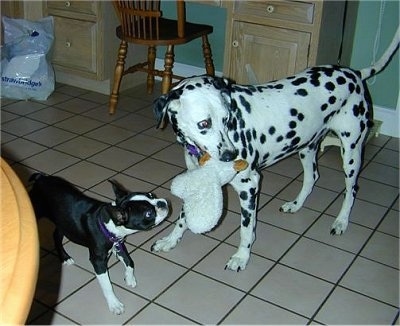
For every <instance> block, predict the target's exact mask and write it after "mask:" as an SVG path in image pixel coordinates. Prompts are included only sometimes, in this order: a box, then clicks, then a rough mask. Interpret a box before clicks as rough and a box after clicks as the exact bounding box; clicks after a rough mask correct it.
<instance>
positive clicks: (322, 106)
mask: <svg viewBox="0 0 400 326" xmlns="http://www.w3.org/2000/svg"><path fill="white" fill-rule="evenodd" d="M327 108H328V104H326V103H324V104H322V105H321V111H325V110H326V109H327Z"/></svg>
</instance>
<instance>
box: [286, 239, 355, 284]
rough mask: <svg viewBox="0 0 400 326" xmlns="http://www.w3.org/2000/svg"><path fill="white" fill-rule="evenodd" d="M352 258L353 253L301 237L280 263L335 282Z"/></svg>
mask: <svg viewBox="0 0 400 326" xmlns="http://www.w3.org/2000/svg"><path fill="white" fill-rule="evenodd" d="M353 259H354V255H352V254H350V253H347V252H345V251H342V250H339V249H336V248H333V247H331V246H327V245H325V244H323V243H319V242H316V241H313V240H310V239H305V238H302V239H300V241H299V242H297V243H296V245H295V246H294V247H293V248H292V249H291V250H290V252H289V253H287V254H286V255H285V257H283V259H282V260H281V263H282V264H285V265H288V266H290V267H293V268H296V269H298V270H301V271H303V272H305V273H308V274H311V275H314V276H317V277H319V278H322V279H324V280H327V281H329V282H333V283H335V282H337V281H338V280H339V278H340V277H341V276H342V274H343V273H344V272H345V271H346V269H347V268H348V267H349V265H350V263H351V262H352V261H353Z"/></svg>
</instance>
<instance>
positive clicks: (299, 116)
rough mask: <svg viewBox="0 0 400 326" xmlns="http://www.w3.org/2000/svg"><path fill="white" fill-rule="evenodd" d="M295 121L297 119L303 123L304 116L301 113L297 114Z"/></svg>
mask: <svg viewBox="0 0 400 326" xmlns="http://www.w3.org/2000/svg"><path fill="white" fill-rule="evenodd" d="M297 119H299V121H303V120H304V114H303V113H299V114H298V116H297Z"/></svg>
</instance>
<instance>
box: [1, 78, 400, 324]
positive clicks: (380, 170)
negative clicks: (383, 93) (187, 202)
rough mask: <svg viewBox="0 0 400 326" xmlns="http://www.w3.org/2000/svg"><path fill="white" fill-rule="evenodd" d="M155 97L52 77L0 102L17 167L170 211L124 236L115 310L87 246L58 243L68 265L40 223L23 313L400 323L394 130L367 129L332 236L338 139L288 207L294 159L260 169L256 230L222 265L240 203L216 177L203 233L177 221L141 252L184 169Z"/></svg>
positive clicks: (176, 204)
mask: <svg viewBox="0 0 400 326" xmlns="http://www.w3.org/2000/svg"><path fill="white" fill-rule="evenodd" d="M153 98H154V97H152V96H148V95H144V87H138V88H136V89H134V90H130V91H129V92H125V93H124V94H123V95H122V97H121V100H120V103H119V108H118V111H117V113H116V114H115V115H114V116H109V115H108V113H107V101H108V97H107V96H104V95H101V94H96V93H93V92H89V91H86V90H82V89H78V88H74V87H71V86H66V85H57V89H56V91H55V92H54V93H53V94H52V96H51V97H50V98H49V100H48V101H43V102H37V101H36V102H34V101H10V100H2V110H1V119H2V120H1V123H2V125H1V126H2V138H1V143H2V156H3V157H4V158H6V159H7V161H8V162H9V163H10V164H11V166H12V167H13V168H14V169H15V170H16V172H17V173H18V174H19V176H20V177H21V179H22V180H23V182H24V183H25V184H27V179H28V177H29V175H30V173H32V172H33V171H43V172H45V173H49V174H54V175H58V176H62V177H64V178H66V179H68V180H69V181H70V182H72V183H74V184H75V185H77V186H79V187H80V188H81V189H83V190H84V191H85V192H86V193H87V194H88V195H91V196H94V197H96V198H99V199H102V200H105V201H110V200H111V199H112V191H111V187H110V185H109V183H108V182H107V179H109V178H114V179H116V180H118V181H120V182H121V183H122V184H124V185H125V187H127V188H129V189H131V190H142V191H154V192H155V193H156V194H157V195H158V196H159V197H167V198H169V199H170V201H171V204H172V208H173V212H172V215H171V217H169V219H168V220H167V221H166V222H164V223H163V224H161V225H160V226H158V227H156V228H155V229H153V230H151V231H148V232H142V233H139V234H136V235H132V236H130V237H128V238H127V243H128V250H129V251H130V252H131V255H132V258H133V260H134V261H135V264H136V271H135V274H136V278H137V281H138V285H137V287H136V288H134V289H132V288H129V287H127V286H126V285H125V284H124V281H123V268H122V264H121V263H118V262H117V261H116V259H115V258H114V257H112V258H111V259H110V263H109V266H110V276H111V279H112V282H113V285H114V289H115V292H116V293H117V296H119V298H120V299H121V301H123V302H124V303H125V307H126V311H125V313H124V314H123V315H120V316H114V315H112V314H111V313H109V311H108V309H107V307H106V303H105V300H104V298H103V297H102V294H101V291H100V287H99V285H98V283H97V281H96V279H95V276H94V274H93V272H92V267H91V265H90V263H89V261H88V253H87V249H86V248H83V247H80V246H78V245H75V244H73V243H71V242H68V241H66V245H65V247H66V250H67V251H68V252H69V253H70V254H71V256H73V257H74V259H75V262H76V264H75V265H73V266H61V265H60V263H59V261H58V258H57V256H56V255H55V251H54V246H53V242H52V230H53V226H52V224H51V223H50V222H49V221H47V220H40V221H39V224H38V225H39V233H40V241H41V261H40V272H39V280H38V283H37V289H36V294H35V299H34V302H33V305H32V309H31V313H30V315H29V317H28V321H27V322H28V323H30V324H124V323H128V324H392V323H394V324H397V325H398V324H399V321H398V316H399V315H398V306H399V290H398V289H399V140H398V139H395V138H390V137H386V136H380V137H378V138H374V139H372V141H371V142H370V143H369V144H368V145H367V147H366V152H365V162H364V169H363V171H362V173H361V177H360V179H359V185H360V191H359V193H358V197H357V200H356V203H355V205H354V208H353V211H352V215H351V223H350V225H349V228H348V231H347V232H346V233H345V234H344V235H343V236H338V237H332V236H330V235H329V226H330V224H331V223H332V221H333V219H334V216H335V214H337V213H338V211H339V208H340V205H341V202H342V197H343V189H344V181H343V174H342V171H341V159H340V155H339V151H338V149H337V148H327V149H326V150H325V152H323V153H320V155H321V157H320V159H319V163H320V174H321V177H320V180H319V181H318V183H317V185H316V187H315V189H314V192H313V193H312V194H311V196H310V198H309V199H308V200H307V201H306V203H305V207H304V208H303V209H302V210H300V212H298V213H296V214H291V215H287V214H283V213H280V212H279V210H278V208H279V206H280V205H282V203H283V202H284V201H286V200H291V199H293V198H294V196H295V195H296V193H297V192H298V191H299V189H300V187H301V181H302V172H301V166H300V164H299V161H298V159H297V157H291V158H288V159H286V160H284V161H282V162H280V163H278V164H276V165H274V166H272V167H270V168H269V169H267V170H265V171H264V172H263V174H264V179H263V181H262V190H261V191H262V194H261V197H260V204H259V218H258V226H257V240H256V242H255V244H254V247H253V250H252V256H251V260H250V263H249V265H248V267H247V269H246V270H245V271H242V272H240V273H236V272H232V271H226V270H224V266H225V263H226V261H227V260H228V258H229V257H230V255H232V254H233V253H234V252H235V246H236V245H237V244H238V241H239V214H238V212H239V206H238V201H237V200H236V195H235V193H234V191H233V190H232V189H231V188H229V187H227V189H226V196H227V209H228V210H227V212H226V214H225V217H224V219H223V222H222V224H221V225H220V226H219V227H218V228H217V229H216V230H214V231H212V232H210V233H208V234H206V235H195V234H192V233H190V232H187V233H186V234H185V235H184V238H183V240H182V242H181V243H180V244H179V245H178V246H177V247H176V248H175V249H174V250H172V251H171V252H169V253H152V252H151V251H150V247H151V245H152V244H153V242H154V241H155V240H156V239H159V238H160V237H162V236H164V235H166V234H167V233H168V232H170V231H171V229H172V222H173V221H174V220H175V219H176V216H177V213H178V212H179V209H180V204H181V203H180V201H179V200H178V199H177V198H175V197H173V196H172V195H171V194H170V193H169V186H170V182H171V179H172V178H173V177H174V176H175V175H177V174H178V173H181V172H182V171H184V160H183V154H182V149H181V148H180V147H179V145H177V144H176V143H175V137H174V135H173V133H172V131H171V128H170V127H168V128H167V129H165V130H163V131H161V130H156V129H155V120H154V118H153V116H152V100H153Z"/></svg>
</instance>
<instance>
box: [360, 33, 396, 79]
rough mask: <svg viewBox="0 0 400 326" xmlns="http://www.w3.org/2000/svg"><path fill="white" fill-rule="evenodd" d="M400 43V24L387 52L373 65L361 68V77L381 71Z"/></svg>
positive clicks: (365, 77)
mask: <svg viewBox="0 0 400 326" xmlns="http://www.w3.org/2000/svg"><path fill="white" fill-rule="evenodd" d="M399 43H400V26H399V27H397V31H396V33H395V34H394V37H393V40H392V42H391V43H390V45H389V47H388V48H387V49H386V51H385V53H384V54H383V55H382V57H381V58H380V59H379V60H378V61H377V62H375V64H374V65H372V66H371V67H368V68H364V69H361V70H360V73H361V79H362V80H365V79H367V78H369V77H371V76H373V75H375V74H377V73H379V72H380V71H381V70H382V69H383V68H385V66H386V65H387V64H388V63H389V61H390V59H391V58H392V56H393V54H394V53H395V52H396V50H397V48H398V47H399Z"/></svg>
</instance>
